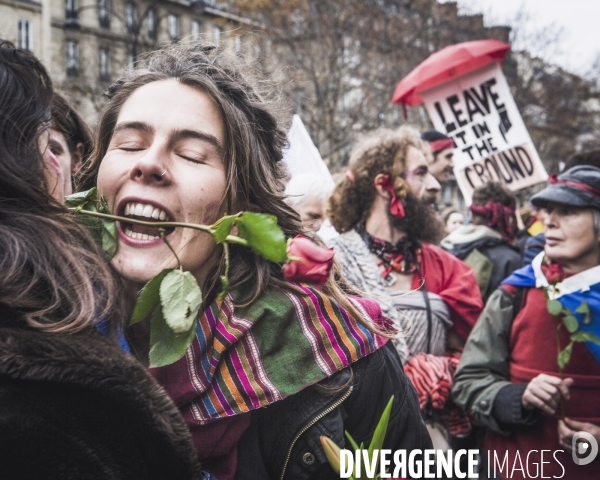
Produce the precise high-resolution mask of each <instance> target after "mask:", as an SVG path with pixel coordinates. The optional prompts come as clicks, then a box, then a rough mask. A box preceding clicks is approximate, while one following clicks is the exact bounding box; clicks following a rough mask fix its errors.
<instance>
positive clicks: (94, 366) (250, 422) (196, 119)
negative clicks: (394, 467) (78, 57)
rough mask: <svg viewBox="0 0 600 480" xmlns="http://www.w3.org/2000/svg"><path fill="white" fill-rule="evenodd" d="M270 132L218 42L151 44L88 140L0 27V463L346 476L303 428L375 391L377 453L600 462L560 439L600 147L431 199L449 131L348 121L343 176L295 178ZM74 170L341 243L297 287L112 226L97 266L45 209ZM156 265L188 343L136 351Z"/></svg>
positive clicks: (341, 414) (118, 473)
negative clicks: (540, 172) (521, 186)
mask: <svg viewBox="0 0 600 480" xmlns="http://www.w3.org/2000/svg"><path fill="white" fill-rule="evenodd" d="M260 81H261V82H263V83H260V85H261V86H262V87H263V88H264V86H265V83H264V80H260ZM285 145H286V133H285V130H284V128H283V124H282V122H281V120H280V119H279V115H278V111H277V106H276V105H274V104H272V103H271V102H270V101H267V100H266V99H265V98H264V97H263V96H262V95H261V93H260V89H259V79H258V78H257V77H256V76H255V75H254V74H253V73H252V72H251V71H250V70H248V69H247V68H246V67H244V66H243V63H242V61H241V60H240V59H239V58H236V57H235V56H230V55H228V54H227V53H226V52H224V51H223V50H222V49H220V48H218V47H214V46H210V45H201V44H197V43H196V44H185V43H183V44H176V45H171V46H168V47H165V48H163V49H161V50H159V51H156V52H154V53H152V54H150V55H148V56H146V57H145V58H144V60H143V61H142V62H140V64H139V65H137V66H136V68H135V69H133V70H132V71H130V72H128V73H127V74H126V75H125V76H124V77H123V78H122V79H120V80H119V81H118V82H116V83H115V84H113V85H112V86H111V87H110V88H109V89H108V91H107V103H106V105H105V106H104V107H103V109H102V111H101V112H100V114H99V119H98V124H97V127H96V132H95V134H94V135H92V133H91V132H90V129H89V128H88V126H87V125H86V123H85V122H84V120H83V119H82V118H81V117H80V116H79V115H78V113H77V111H76V108H75V107H74V106H73V105H72V104H71V103H70V102H69V101H68V100H67V99H66V98H65V97H64V96H63V95H61V94H60V93H59V92H56V91H54V90H53V87H52V82H51V80H50V78H49V76H48V74H47V72H46V70H45V69H44V67H43V66H42V65H41V64H40V62H39V61H38V60H37V59H36V58H35V57H34V56H33V55H32V54H31V53H29V52H26V51H22V50H20V49H17V48H15V47H14V46H12V45H11V44H9V43H8V42H0V466H1V467H2V469H3V471H10V472H16V474H15V476H14V478H116V479H121V478H122V479H126V478H127V479H130V478H136V479H137V478H140V479H142V478H148V479H163V478H174V479H179V478H181V479H188V478H189V479H194V478H198V479H200V478H202V479H209V480H210V479H217V480H229V479H249V480H251V479H256V480H261V479H270V478H281V479H330V478H331V479H333V478H339V476H338V474H337V473H336V472H335V471H334V470H333V469H332V467H331V465H330V464H329V461H328V459H327V456H326V454H325V452H324V450H323V447H322V446H321V440H320V439H321V438H323V437H329V438H330V439H331V440H333V441H334V442H335V443H337V444H338V445H340V446H344V445H346V448H351V447H349V444H348V440H347V439H346V437H345V432H349V433H351V435H352V437H353V438H354V439H355V440H356V441H357V443H358V444H360V443H361V442H364V444H365V445H368V443H369V442H370V440H371V438H372V437H373V434H374V430H375V427H376V425H377V421H378V419H379V416H380V415H381V412H382V411H383V410H384V408H385V406H386V404H387V403H388V401H389V400H390V398H391V397H392V395H393V396H394V400H393V403H392V410H391V413H390V420H389V424H388V427H387V434H386V436H385V441H384V444H383V447H382V448H385V449H389V450H392V451H396V450H406V451H407V452H410V451H414V450H425V449H431V448H435V449H436V450H438V451H442V452H449V451H450V450H453V451H456V450H457V449H462V448H474V449H475V448H476V449H479V450H480V453H481V454H480V469H479V474H478V475H479V477H478V478H481V479H486V478H490V479H493V478H502V479H504V478H529V477H528V476H526V474H525V472H524V470H523V469H522V468H521V469H518V470H517V471H516V472H515V471H514V469H513V470H512V471H511V474H510V475H509V474H507V473H506V472H505V471H504V472H502V471H501V472H499V473H496V474H495V475H491V476H489V477H488V469H487V468H486V466H489V465H487V463H486V458H485V457H486V455H485V452H488V451H490V452H497V453H498V454H501V455H502V457H504V455H505V453H506V452H508V458H509V461H510V463H511V464H512V462H513V461H516V460H515V458H516V456H518V455H519V454H520V455H521V456H526V457H527V459H528V461H529V458H530V456H529V455H528V453H530V452H536V453H533V455H532V456H531V459H533V460H535V462H537V463H538V464H540V462H544V457H543V451H544V450H549V451H552V452H555V451H558V450H561V452H557V453H555V456H554V457H553V458H554V460H555V461H554V463H551V464H549V465H548V466H547V468H546V470H545V474H546V475H550V476H552V475H554V476H555V478H567V479H575V478H577V479H584V480H586V479H597V478H600V458H597V459H596V460H594V461H592V462H591V463H589V464H587V465H576V464H575V463H574V462H573V461H572V460H571V448H572V443H571V442H572V438H573V436H574V435H575V434H576V433H577V432H580V431H583V432H587V433H588V434H590V435H592V436H593V437H594V438H595V439H596V440H597V442H599V443H600V410H599V409H598V406H597V405H598V401H599V400H600V344H597V343H595V337H594V335H595V336H600V151H598V150H594V151H587V152H581V153H577V154H574V155H573V156H572V157H571V158H570V159H566V160H567V161H566V166H565V169H564V171H563V172H562V173H561V174H560V175H559V176H558V177H556V176H552V177H551V178H550V183H549V185H548V186H547V187H546V188H544V189H542V190H540V191H539V192H538V193H536V194H535V195H533V196H532V197H531V198H530V199H528V201H529V203H530V205H523V206H521V208H519V202H518V200H517V198H516V196H515V194H514V193H513V192H511V191H510V190H509V189H508V188H507V187H506V186H504V185H503V184H500V183H495V182H490V183H488V184H486V185H483V186H481V187H479V188H477V189H476V190H475V191H474V193H473V196H472V203H471V204H470V206H469V207H468V210H467V211H461V210H460V209H458V208H455V207H449V208H447V209H446V210H444V211H443V212H441V213H440V212H438V207H437V205H436V204H437V203H438V201H439V198H438V197H439V194H440V190H441V186H442V185H444V184H445V183H446V182H447V181H448V179H449V177H450V176H451V175H452V171H453V168H454V164H453V150H454V147H455V145H454V141H453V140H452V139H451V138H450V137H448V136H447V135H445V134H443V133H441V132H437V131H435V130H427V131H424V132H422V133H420V132H419V131H418V130H416V129H415V128H413V127H410V126H403V127H400V128H398V129H394V130H393V129H379V130H376V131H373V132H368V133H366V134H365V135H363V137H362V138H361V139H360V140H359V141H358V142H357V143H356V145H355V146H354V148H353V150H352V153H351V155H350V159H349V163H348V166H347V167H346V169H345V171H344V172H343V173H342V174H341V175H340V177H339V180H338V181H337V183H336V184H335V186H333V185H332V183H331V182H330V179H324V178H321V177H319V176H315V175H299V176H297V177H293V178H291V179H290V178H287V174H286V171H285V168H284V165H283V161H282V152H283V149H284V147H285ZM92 187H97V188H98V191H99V193H100V194H101V195H102V196H103V198H105V200H106V202H107V205H108V208H110V210H111V211H112V212H114V213H116V214H118V215H120V216H121V217H131V218H132V219H136V220H139V219H142V220H152V219H159V220H161V221H168V222H179V223H183V222H185V223H193V224H199V223H202V224H212V223H214V222H216V221H217V220H218V219H219V218H221V217H222V216H223V215H232V214H236V213H238V212H243V211H252V212H260V213H266V214H269V215H271V216H273V217H274V218H275V219H276V221H277V224H278V225H279V226H280V227H281V230H282V231H283V234H284V235H285V237H286V238H295V237H296V238H297V237H298V236H303V237H305V238H306V239H308V240H309V243H310V244H311V247H310V248H314V249H316V250H315V251H317V252H318V254H317V256H325V257H326V258H328V259H331V255H333V252H334V253H335V255H334V258H335V261H334V262H333V265H331V262H330V261H329V263H328V269H327V270H326V273H325V274H323V275H322V277H323V278H322V279H320V280H317V279H316V277H315V279H314V280H311V281H310V282H308V283H307V282H306V281H305V280H304V281H300V280H298V279H296V278H294V277H293V276H288V275H284V271H283V270H282V269H281V267H280V265H277V264H275V263H272V262H270V261H268V260H266V259H265V258H263V257H261V256H260V255H258V254H257V253H256V252H254V251H253V250H250V249H248V248H246V247H245V246H243V245H235V244H231V245H229V247H228V250H227V251H225V249H224V248H223V247H222V246H221V245H219V244H217V243H215V241H214V240H213V238H212V237H211V236H210V235H208V234H206V233H199V232H198V231H196V230H192V229H185V228H167V229H164V228H163V229H158V228H154V227H150V226H144V225H141V224H138V223H126V222H117V233H118V235H117V249H116V254H115V255H114V257H113V258H112V260H111V261H110V263H107V262H106V260H105V259H104V258H103V256H102V252H101V251H100V249H99V247H98V246H97V245H96V244H95V243H94V241H93V238H92V236H91V234H90V233H89V232H88V231H87V230H86V228H85V222H84V224H83V226H82V225H81V224H80V223H77V222H76V221H75V220H74V219H73V215H69V214H67V211H66V210H65V208H64V206H63V202H64V197H65V196H67V195H70V194H71V193H72V192H78V191H82V190H87V189H89V188H92ZM332 231H333V232H334V234H331V232H332ZM167 240H168V241H167ZM326 244H328V246H329V249H328V248H327V245H326ZM174 252H176V255H173V253H174ZM225 255H228V257H227V259H226V257H225ZM174 267H178V268H180V270H181V271H184V272H189V273H190V274H191V275H192V276H193V277H194V278H195V280H196V281H197V283H198V284H199V285H200V287H201V290H202V293H203V295H202V304H201V308H200V313H199V324H198V328H197V329H196V331H195V332H194V337H193V341H192V344H191V345H190V347H189V348H188V350H187V351H186V353H185V355H184V357H183V358H181V359H180V360H178V361H175V362H174V363H171V364H169V365H165V366H161V367H152V368H150V366H149V364H148V357H149V349H150V344H151V335H152V332H151V329H150V325H151V320H150V318H146V320H145V321H141V322H139V323H136V324H135V325H131V326H128V319H129V318H130V317H131V314H132V312H133V305H134V304H135V300H136V297H137V295H138V293H139V291H140V290H141V289H142V287H143V286H144V284H146V282H148V281H150V280H151V279H152V278H153V277H155V276H156V275H159V274H160V273H161V271H163V269H166V268H174ZM329 267H332V268H331V270H329ZM223 275H226V276H227V277H228V285H229V291H228V292H222V290H221V289H222V288H223V287H222V285H223V284H222V283H221V282H219V279H220V278H222V277H223ZM222 293H226V294H222ZM556 308H558V310H556ZM565 317H566V318H565ZM153 318H154V317H153ZM152 321H153V320H152ZM559 354H560V355H559ZM540 452H542V453H540ZM561 469H562V475H563V476H562V477H561ZM519 475H521V476H519Z"/></svg>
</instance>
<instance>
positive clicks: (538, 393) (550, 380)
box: [521, 373, 573, 415]
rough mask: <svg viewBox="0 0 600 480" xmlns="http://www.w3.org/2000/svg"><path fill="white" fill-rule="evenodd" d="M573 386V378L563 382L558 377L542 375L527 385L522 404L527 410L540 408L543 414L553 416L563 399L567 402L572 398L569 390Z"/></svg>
mask: <svg viewBox="0 0 600 480" xmlns="http://www.w3.org/2000/svg"><path fill="white" fill-rule="evenodd" d="M572 385H573V379H572V378H565V379H564V380H561V379H560V378H558V377H555V376H552V375H546V374H545V373H540V374H539V375H538V376H537V377H535V378H533V379H532V380H531V381H530V382H529V383H528V384H527V387H526V388H525V391H524V392H523V396H522V397H521V404H522V405H523V408H525V409H526V410H533V409H534V408H539V409H540V410H542V412H544V413H547V414H549V415H553V414H554V413H555V412H556V409H557V408H558V404H559V402H560V399H561V397H562V398H564V399H565V400H568V399H569V398H570V393H569V388H570V387H571V386H572Z"/></svg>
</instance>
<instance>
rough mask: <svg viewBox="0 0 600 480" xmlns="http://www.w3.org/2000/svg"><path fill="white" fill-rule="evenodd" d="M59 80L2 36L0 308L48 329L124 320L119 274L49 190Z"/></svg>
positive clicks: (7, 314) (76, 328) (69, 329)
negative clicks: (48, 151)
mask: <svg viewBox="0 0 600 480" xmlns="http://www.w3.org/2000/svg"><path fill="white" fill-rule="evenodd" d="M51 99H52V82H51V80H50V78H49V76H48V74H47V72H46V70H45V69H44V67H43V66H42V65H41V63H40V62H39V61H38V60H37V59H36V58H35V57H34V56H33V55H32V54H31V53H30V52H27V51H23V50H19V49H17V48H15V47H14V46H13V45H12V44H10V43H8V42H3V41H0V272H1V274H0V314H2V318H3V320H5V321H7V320H8V319H10V318H12V319H14V321H15V322H22V321H25V322H26V323H27V324H28V325H29V326H30V327H33V328H39V329H40V330H45V331H49V332H69V333H70V332H76V331H79V330H82V329H84V328H85V327H87V326H90V325H93V324H95V323H98V322H99V321H101V320H102V319H106V318H110V320H111V321H121V320H124V319H123V315H124V308H123V306H122V305H121V304H120V301H119V300H118V298H120V297H118V296H117V291H118V290H117V288H116V283H115V282H116V280H115V279H114V277H113V274H112V272H111V270H110V268H109V267H108V266H107V265H106V263H105V262H104V261H102V259H101V257H100V255H99V252H98V249H97V247H96V246H95V244H94V243H93V241H92V240H91V237H90V236H89V235H88V234H87V232H86V231H85V230H84V229H83V228H82V227H80V226H79V225H77V224H76V223H75V222H74V221H73V220H72V219H71V218H70V217H68V216H67V215H66V212H65V209H64V207H63V206H62V205H60V204H58V203H57V202H56V201H55V200H54V199H53V198H52V197H51V195H50V194H49V193H48V192H47V189H46V181H45V177H44V169H45V162H44V159H43V157H42V154H41V153H40V147H39V140H40V137H41V135H45V134H46V132H47V129H48V126H49V124H50V103H51Z"/></svg>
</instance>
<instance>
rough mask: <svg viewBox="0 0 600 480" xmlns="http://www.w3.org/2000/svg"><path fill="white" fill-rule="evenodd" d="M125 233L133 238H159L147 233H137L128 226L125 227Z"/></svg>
mask: <svg viewBox="0 0 600 480" xmlns="http://www.w3.org/2000/svg"><path fill="white" fill-rule="evenodd" d="M125 235H127V236H128V237H131V238H135V239H136V240H156V239H157V238H160V237H156V236H154V235H148V234H146V233H137V232H134V231H133V230H130V229H128V228H126V229H125Z"/></svg>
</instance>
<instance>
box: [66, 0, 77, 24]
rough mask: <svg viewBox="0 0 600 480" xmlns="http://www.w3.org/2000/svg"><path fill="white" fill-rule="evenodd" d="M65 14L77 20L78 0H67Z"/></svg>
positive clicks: (69, 18)
mask: <svg viewBox="0 0 600 480" xmlns="http://www.w3.org/2000/svg"><path fill="white" fill-rule="evenodd" d="M65 16H66V17H67V20H77V0H65Z"/></svg>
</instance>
